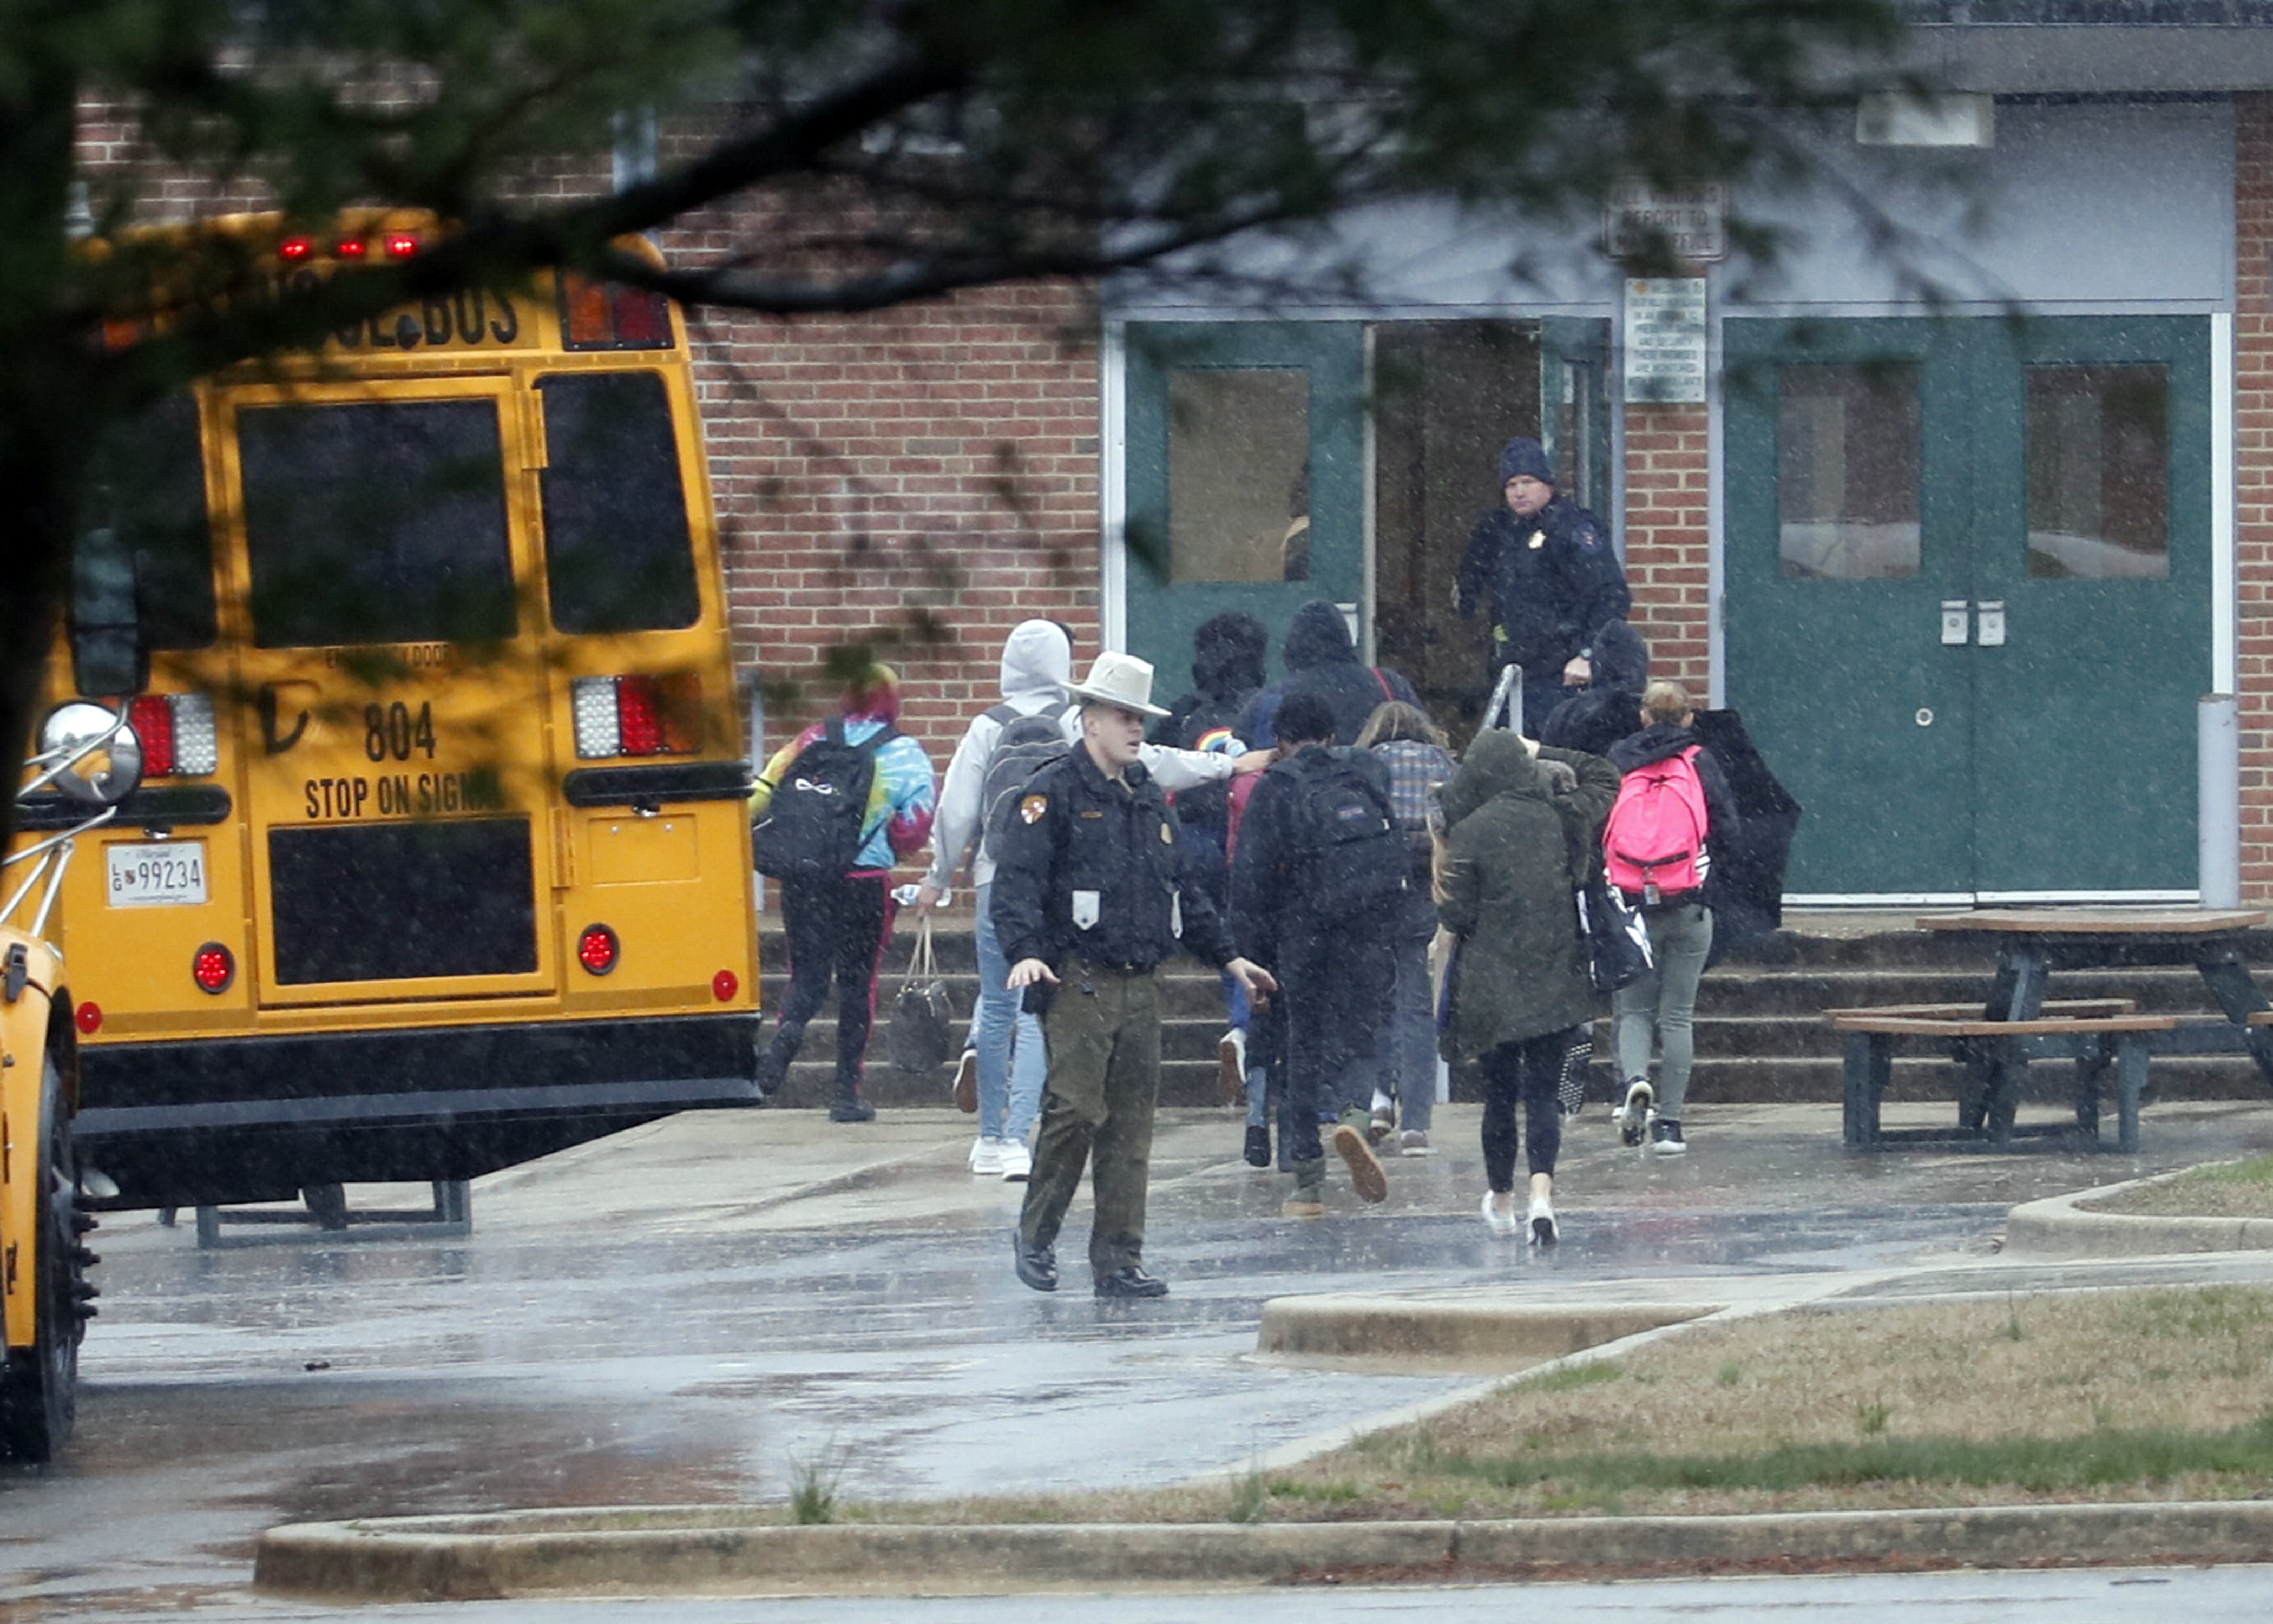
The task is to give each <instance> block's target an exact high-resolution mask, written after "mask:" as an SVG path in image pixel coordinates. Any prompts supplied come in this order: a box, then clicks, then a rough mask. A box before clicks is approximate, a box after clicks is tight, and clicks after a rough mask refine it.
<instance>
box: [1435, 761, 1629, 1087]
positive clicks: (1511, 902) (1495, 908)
mask: <svg viewBox="0 0 2273 1624" xmlns="http://www.w3.org/2000/svg"><path fill="white" fill-rule="evenodd" d="M1539 756H1540V760H1548V761H1560V762H1563V763H1564V765H1565V766H1567V767H1570V768H1571V770H1572V773H1573V774H1574V775H1576V776H1577V779H1578V784H1577V787H1576V788H1575V789H1573V790H1568V791H1565V792H1564V793H1562V794H1559V795H1558V794H1556V793H1555V792H1553V791H1552V790H1550V789H1549V785H1548V782H1547V779H1546V777H1545V775H1543V774H1542V773H1541V771H1540V770H1539V763H1538V761H1535V760H1533V759H1532V755H1531V752H1530V751H1529V750H1528V749H1527V748H1526V746H1525V745H1524V742H1523V741H1522V740H1521V739H1519V738H1518V737H1516V736H1515V735H1514V734H1512V733H1509V732H1505V731H1503V730H1497V729H1495V730H1489V731H1486V732H1483V733H1479V734H1478V735H1477V736H1476V740H1475V743H1474V745H1470V746H1469V749H1468V757H1467V760H1466V761H1464V762H1462V763H1461V764H1460V770H1459V772H1457V773H1455V774H1454V775H1452V782H1449V783H1447V784H1446V785H1445V786H1444V790H1443V792H1442V795H1441V800H1442V803H1443V805H1444V818H1445V822H1446V825H1447V834H1446V838H1445V853H1444V894H1443V897H1442V899H1441V900H1440V902H1439V904H1438V907H1439V912H1440V915H1441V917H1442V919H1443V921H1444V928H1445V929H1447V930H1449V931H1451V932H1452V933H1453V934H1454V935H1455V936H1458V937H1459V939H1460V947H1459V963H1458V965H1457V967H1456V969H1455V970H1454V975H1455V977H1456V979H1455V981H1454V983H1453V986H1452V1011H1451V1018H1450V1019H1449V1020H1448V1021H1447V1022H1445V1023H1444V1032H1443V1035H1442V1038H1441V1046H1442V1049H1443V1052H1444V1058H1445V1059H1448V1060H1473V1059H1476V1058H1478V1057H1479V1056H1481V1055H1482V1054H1484V1053H1486V1052H1488V1051H1490V1050H1493V1049H1497V1048H1498V1047H1499V1046H1500V1045H1501V1044H1509V1043H1518V1042H1520V1041H1521V1040H1523V1039H1525V1038H1527V1037H1543V1036H1545V1035H1546V1034H1547V1033H1549V1032H1559V1031H1563V1030H1565V1029H1568V1028H1571V1027H1574V1026H1578V1025H1579V1024H1581V1023H1582V1022H1587V1021H1588V1020H1591V1019H1592V1018H1593V1016H1594V985H1593V983H1592V982H1591V981H1590V980H1589V979H1588V978H1587V955H1586V952H1585V950H1584V948H1583V947H1581V946H1580V945H1579V924H1578V915H1577V911H1576V906H1575V904H1574V902H1572V893H1573V892H1574V891H1575V890H1576V889H1577V887H1578V885H1579V881H1580V880H1581V879H1583V878H1584V876H1583V874H1581V873H1579V872H1573V871H1574V868H1576V867H1579V866H1582V862H1576V861H1574V851H1575V852H1581V853H1582V852H1583V851H1585V850H1586V849H1587V848H1588V846H1589V845H1590V844H1591V843H1592V842H1598V841H1599V840H1600V839H1601V838H1602V819H1603V816H1604V814H1606V813H1607V812H1609V809H1610V803H1611V802H1612V801H1614V800H1616V799H1617V792H1618V770H1617V767H1612V766H1611V765H1610V764H1609V762H1608V761H1606V760H1602V757H1600V756H1592V755H1587V754H1584V753H1582V752H1579V751H1575V750H1558V749H1556V748H1555V747H1554V746H1552V745H1542V746H1541V748H1540V751H1539Z"/></svg>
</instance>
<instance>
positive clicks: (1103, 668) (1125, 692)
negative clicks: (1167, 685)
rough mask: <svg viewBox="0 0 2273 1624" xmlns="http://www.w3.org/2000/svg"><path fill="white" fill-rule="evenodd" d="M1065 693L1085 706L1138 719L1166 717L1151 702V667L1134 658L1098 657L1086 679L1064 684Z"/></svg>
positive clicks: (1105, 655) (1117, 656)
mask: <svg viewBox="0 0 2273 1624" xmlns="http://www.w3.org/2000/svg"><path fill="white" fill-rule="evenodd" d="M1066 691H1067V692H1069V693H1070V694H1072V695H1073V697H1074V698H1076V699H1077V700H1083V701H1084V702H1085V703H1088V704H1094V705H1110V706H1113V707H1114V708H1116V709H1119V710H1127V711H1134V712H1136V713H1137V715H1140V716H1165V715H1167V714H1168V713H1167V711H1165V710H1162V709H1161V708H1160V707H1159V706H1157V705H1155V704H1153V703H1152V666H1151V665H1150V664H1148V663H1147V662H1144V661H1143V660H1139V659H1138V658H1137V656H1136V655H1118V654H1101V655H1098V656H1097V658H1096V660H1095V661H1094V662H1091V665H1090V668H1089V676H1088V677H1086V678H1084V680H1083V681H1080V682H1077V683H1069V684H1068V685H1067V688H1066Z"/></svg>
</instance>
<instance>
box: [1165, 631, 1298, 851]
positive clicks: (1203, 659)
mask: <svg viewBox="0 0 2273 1624" xmlns="http://www.w3.org/2000/svg"><path fill="white" fill-rule="evenodd" d="M1270 640H1271V634H1270V633H1269V632H1266V631H1265V630H1264V626H1263V623H1262V622H1261V621H1259V620H1257V618H1256V617H1254V616H1252V615H1249V614H1243V613H1242V612H1240V611H1239V610H1227V611H1226V612H1224V613H1223V614H1220V615H1214V616H1211V617H1209V618H1208V619H1206V620H1204V621H1202V622H1201V623H1200V626H1199V629H1198V630H1197V631H1196V632H1193V633H1192V682H1193V684H1194V690H1195V691H1194V692H1190V693H1187V694H1186V695H1184V696H1183V698H1182V699H1180V700H1177V701H1176V702H1175V703H1174V705H1173V706H1171V707H1169V708H1168V714H1167V715H1165V716H1163V717H1161V718H1160V720H1159V721H1158V722H1154V723H1153V724H1152V743H1153V744H1154V745H1163V746H1167V747H1168V748H1172V749H1177V750H1197V748H1199V745H1200V742H1201V740H1202V739H1204V738H1205V737H1207V736H1208V735H1209V734H1211V733H1215V732H1218V731H1219V730H1227V731H1229V732H1230V733H1231V734H1232V735H1234V737H1240V736H1239V722H1240V718H1241V715H1242V712H1244V711H1245V710H1246V708H1247V702H1248V700H1251V699H1253V698H1254V697H1255V693H1256V691H1257V689H1259V688H1261V687H1262V686H1263V677H1264V671H1263V655H1264V649H1265V648H1266V647H1268V646H1269V644H1270ZM1244 742H1245V741H1244V739H1243V738H1242V743H1244ZM1176 818H1177V820H1178V821H1179V822H1181V823H1182V825H1183V826H1184V827H1185V828H1186V829H1188V830H1189V831H1191V832H1193V833H1195V834H1201V835H1203V836H1204V837H1205V841H1206V843H1208V844H1211V845H1212V846H1214V847H1216V848H1218V849H1220V848H1221V847H1222V845H1223V843H1224V836H1225V833H1226V828H1225V826H1226V823H1227V819H1228V812H1227V790H1226V788H1225V786H1224V785H1222V784H1220V783H1213V784H1200V785H1197V786H1195V787H1193V788H1191V789H1189V790H1184V791H1182V793H1181V794H1179V795H1178V796H1177V797H1176Z"/></svg>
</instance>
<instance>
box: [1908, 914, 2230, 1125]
mask: <svg viewBox="0 0 2273 1624" xmlns="http://www.w3.org/2000/svg"><path fill="white" fill-rule="evenodd" d="M2266 918H2267V914H2266V911H2265V910H2264V909H2251V908H2241V909H2203V908H1978V909H1971V910H1970V911H1969V912H1966V913H1959V914H1927V915H1925V916H1924V917H1921V918H1920V919H1919V920H1918V922H1917V924H1918V928H1919V929H1920V930H1924V931H1932V932H1937V933H1939V934H1942V935H1946V936H1960V937H1966V938H1977V939H1979V940H1980V942H1981V944H1982V945H1983V947H1984V949H1986V950H1987V951H1989V952H1991V953H1992V954H1994V955H1995V958H1996V963H1997V973H1996V979H1995V980H1994V981H1993V982H1992V984H1991V986H1990V992H1989V998H1988V1001H1987V1003H1986V1005H1985V1007H1984V1009H1983V1011H1982V1019H1983V1022H1984V1024H1988V1025H2013V1024H2016V1023H2022V1022H2029V1023H2033V1022H2037V1020H2038V1018H2039V1016H2040V1015H2041V1014H2042V1013H2043V1011H2044V995H2045V992H2046V991H2047V989H2048V988H2049V986H2050V984H2051V979H2052V975H2053V973H2054V972H2056V971H2061V970H2079V969H2129V968H2134V967H2144V966H2151V965H2178V964H2191V965H2193V966H2194V969H2195V970H2196V971H2197V972H2199V973H2200V975H2201V976H2202V981H2203V983H2204V984H2206V985H2207V986H2208V987H2209V990H2210V992H2211V995H2212V996H2213V997H2215V998H2216V999H2217V1004H2218V1007H2219V1009H2220V1010H2222V1011H2223V1012H2224V1015H2225V1019H2224V1021H2222V1022H2219V1021H2197V1022H2174V1023H2172V1025H2171V1026H2170V1027H2169V1028H2167V1029H2162V1030H2157V1031H2153V1032H2149V1033H2146V1034H2143V1035H2142V1041H2143V1043H2144V1046H2145V1048H2146V1049H2147V1051H2149V1052H2150V1053H2158V1054H2237V1053H2247V1055H2249V1056H2250V1058H2251V1059H2254V1060H2255V1061H2256V1062H2257V1066H2258V1069H2259V1071H2261V1072H2262V1074H2264V1076H2265V1078H2266V1081H2267V1082H2268V1083H2269V1084H2273V1024H2268V1022H2269V1021H2273V1015H2269V1014H2268V1013H2267V1012H2269V1011H2273V1000H2269V999H2267V997H2266V995H2265V992H2264V990H2263V989H2262V988H2261V987H2260V986H2259V985H2258V984H2257V978H2256V977H2254V975H2252V974H2251V973H2250V969H2249V965H2248V962H2247V959H2246V958H2245V957H2244V956H2243V954H2242V939H2243V937H2244V936H2245V934H2246V933H2247V932H2250V931H2254V930H2257V929H2259V928H2261V927H2262V926H2263V925H2264V924H2265V922H2266ZM2253 1017H2256V1019H2253ZM2020 1036H2021V1035H2020V1033H2018V1032H2016V1033H2015V1035H2014V1039H2013V1040H2012V1041H2007V1042H1995V1041H1993V1040H1992V1042H1991V1044H1990V1051H1989V1066H1988V1089H1987V1094H1986V1096H1985V1097H1984V1098H1983V1099H1982V1100H1981V1101H1980V1102H1979V1108H1980V1109H1981V1110H1982V1111H1984V1112H1986V1113H1987V1118H1988V1120H1989V1121H1990V1122H1991V1123H1992V1125H1993V1124H1999V1123H2003V1124H2009V1123H2010V1121H2011V1120H2012V1111H2013V1107H2014V1104H2015V1102H2016V1101H2017V1100H2018V1097H2019V1094H2020V1087H2021V1081H2022V1074H2023V1073H2024V1071H2025V1068H2026V1066H2027V1064H2028V1058H2027V1056H2028V1051H2027V1047H2026V1046H2025V1045H2024V1044H2022V1042H2021V1041H2020ZM1969 1126H1979V1123H1978V1122H1975V1123H1972V1124H1969Z"/></svg>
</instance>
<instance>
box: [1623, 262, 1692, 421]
mask: <svg viewBox="0 0 2273 1624" xmlns="http://www.w3.org/2000/svg"><path fill="white" fill-rule="evenodd" d="M1625 374H1626V399H1627V400H1654V401H1680V400H1703V399H1705V279H1704V278H1703V277H1701V276H1674V277H1647V278H1643V277H1632V278H1629V279H1627V281H1626V302H1625Z"/></svg>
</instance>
